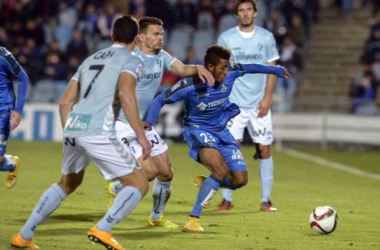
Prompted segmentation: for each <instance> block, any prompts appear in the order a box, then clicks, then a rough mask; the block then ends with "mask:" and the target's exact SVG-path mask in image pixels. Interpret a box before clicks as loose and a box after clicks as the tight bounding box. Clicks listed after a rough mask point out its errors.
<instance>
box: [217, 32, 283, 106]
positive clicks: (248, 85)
mask: <svg viewBox="0 0 380 250" xmlns="http://www.w3.org/2000/svg"><path fill="white" fill-rule="evenodd" d="M218 44H219V45H221V46H224V47H227V48H228V49H230V50H231V54H232V55H231V64H237V63H241V64H251V63H260V64H266V63H268V62H272V61H275V60H277V59H279V58H280V57H279V54H278V51H277V48H276V41H275V39H274V37H273V34H272V33H271V32H269V31H268V30H266V29H264V28H261V27H258V26H257V25H255V29H254V33H253V35H252V37H250V38H244V37H242V35H241V34H240V32H239V30H238V27H234V28H231V29H229V30H227V31H225V32H223V33H222V34H221V35H220V37H219V39H218ZM265 87H266V74H246V75H244V76H242V77H239V78H238V79H236V83H235V84H234V87H233V89H232V93H231V96H230V101H231V102H234V103H236V104H237V105H238V106H239V107H242V108H254V107H256V106H257V105H258V103H259V102H260V101H261V99H262V98H263V97H264V93H265Z"/></svg>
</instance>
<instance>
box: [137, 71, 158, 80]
mask: <svg viewBox="0 0 380 250" xmlns="http://www.w3.org/2000/svg"><path fill="white" fill-rule="evenodd" d="M157 78H161V72H158V73H149V74H142V75H141V77H140V78H139V79H140V80H144V79H147V80H149V79H157Z"/></svg>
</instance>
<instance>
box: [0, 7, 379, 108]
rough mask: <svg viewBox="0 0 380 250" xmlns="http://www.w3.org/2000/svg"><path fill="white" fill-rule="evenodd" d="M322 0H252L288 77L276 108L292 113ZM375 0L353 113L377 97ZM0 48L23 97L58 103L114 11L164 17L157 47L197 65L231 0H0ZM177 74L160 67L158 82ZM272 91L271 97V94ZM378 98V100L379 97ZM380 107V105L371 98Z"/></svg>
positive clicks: (230, 16)
mask: <svg viewBox="0 0 380 250" xmlns="http://www.w3.org/2000/svg"><path fill="white" fill-rule="evenodd" d="M320 1H321V0H256V2H257V8H258V10H259V11H258V15H257V17H256V18H255V24H256V25H259V26H261V27H264V28H266V29H268V30H270V31H271V32H272V33H273V34H274V36H275V39H276V41H277V45H278V49H279V52H280V56H281V59H280V60H279V62H278V64H281V65H283V66H285V67H287V68H288V69H289V70H290V72H291V74H292V77H291V78H289V79H286V80H282V79H281V80H278V82H277V85H276V90H275V91H276V93H277V94H278V93H279V92H281V93H282V94H281V96H282V97H283V98H282V104H281V107H279V106H276V105H274V107H273V109H274V111H276V110H281V111H283V112H288V111H291V109H292V98H293V96H294V95H295V93H296V92H297V88H298V85H299V83H298V80H299V78H300V72H301V71H302V70H303V68H304V64H305V61H306V63H307V60H305V56H304V48H305V44H307V42H308V40H309V38H310V36H311V35H312V34H311V26H312V24H313V23H317V22H319V20H320V15H319V10H320ZM379 2H380V1H377V0H362V1H361V4H363V5H368V4H371V5H373V6H374V8H373V20H374V21H373V26H372V27H371V30H372V31H371V37H370V38H369V39H368V41H367V43H366V45H365V48H364V52H363V56H362V60H361V63H362V65H363V67H362V71H361V72H360V73H359V74H358V76H357V77H356V78H355V79H354V81H353V83H352V87H351V97H352V99H353V100H354V101H355V102H354V104H353V108H352V110H353V111H354V112H356V111H357V110H358V108H360V106H361V105H362V103H364V102H365V101H363V100H367V99H372V100H375V99H376V98H377V96H380V91H378V86H379V84H378V82H379V81H380V13H379V11H378V10H379V5H380V4H379ZM0 3H1V4H0V46H4V47H6V48H7V49H9V50H10V51H11V52H12V53H13V54H14V56H15V57H16V59H17V60H18V61H19V62H20V64H21V65H22V66H23V67H24V69H25V71H26V72H27V74H28V76H29V78H30V84H31V87H30V88H29V91H30V94H29V95H28V101H29V102H53V103H54V102H58V100H59V97H60V95H61V93H62V91H63V90H64V88H65V87H66V84H67V82H68V80H69V79H70V78H71V77H72V76H73V74H74V73H75V71H76V69H77V67H78V66H79V64H80V63H81V62H82V60H83V59H84V58H86V57H87V56H88V55H90V54H91V53H93V52H94V51H96V50H99V49H103V48H105V47H107V46H109V45H110V44H111V40H110V30H111V27H112V23H113V21H114V20H115V18H117V17H118V16H120V15H123V14H131V15H133V16H135V17H136V18H137V19H139V18H140V17H142V16H155V17H158V18H160V19H162V20H163V22H164V28H165V36H164V49H166V50H167V51H168V52H169V53H171V54H172V55H173V56H175V57H177V58H178V59H180V60H181V61H183V62H184V63H191V64H203V62H202V61H203V55H204V53H205V50H206V48H207V47H208V46H209V45H210V44H212V43H216V41H217V38H218V36H219V34H220V33H221V32H223V31H225V30H227V29H229V28H231V27H233V26H236V25H237V19H236V18H235V16H234V4H235V0H0ZM334 5H335V6H332V7H334V8H338V9H339V11H341V13H342V15H346V14H348V15H349V13H350V12H351V11H352V10H353V8H354V1H353V0H340V1H339V0H335V2H334ZM177 80H178V77H177V76H175V75H173V74H171V73H169V72H166V73H165V74H164V77H163V81H162V86H163V87H165V86H170V85H172V84H173V83H175V82H176V81H177ZM275 96H276V95H275ZM379 99H380V98H379ZM378 104H380V102H379V103H378Z"/></svg>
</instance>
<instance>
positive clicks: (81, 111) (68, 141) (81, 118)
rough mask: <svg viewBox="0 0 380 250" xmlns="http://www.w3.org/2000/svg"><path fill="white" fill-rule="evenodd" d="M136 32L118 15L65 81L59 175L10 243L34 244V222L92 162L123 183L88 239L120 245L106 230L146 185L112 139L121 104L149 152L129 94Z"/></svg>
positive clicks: (136, 63) (136, 61)
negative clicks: (105, 38)
mask: <svg viewBox="0 0 380 250" xmlns="http://www.w3.org/2000/svg"><path fill="white" fill-rule="evenodd" d="M137 34H138V23H137V20H136V19H134V18H133V17H131V16H123V17H120V18H118V19H117V20H116V21H115V23H114V26H113V32H112V39H113V45H112V46H111V47H109V48H106V49H104V50H101V51H98V52H96V53H94V54H93V55H91V56H89V57H88V58H87V59H86V60H85V61H84V62H83V63H82V64H81V65H80V67H79V69H78V71H77V73H76V74H75V75H74V76H73V78H72V79H71V80H70V82H69V84H68V86H67V88H66V90H65V92H64V93H63V95H62V97H61V101H60V107H59V111H60V116H61V121H62V126H64V146H63V155H62V168H61V170H62V177H61V179H60V181H59V182H58V183H55V184H53V185H52V186H51V187H50V188H48V189H47V190H46V191H45V192H44V193H43V194H42V195H41V197H40V200H39V201H38V203H37V205H36V206H35V208H34V210H33V211H32V213H31V215H30V217H29V219H28V220H27V222H26V223H25V225H24V227H23V228H22V229H21V230H20V231H19V232H18V233H17V234H15V236H14V237H13V238H12V241H11V245H12V246H14V247H18V248H38V247H37V246H36V245H35V244H34V243H33V240H32V237H33V235H34V231H35V229H36V227H37V226H38V225H39V224H40V223H41V222H42V221H43V220H44V219H45V218H47V217H48V216H49V214H51V213H52V212H53V211H54V210H55V209H56V208H58V206H59V205H60V203H61V201H63V200H64V199H65V198H66V196H67V195H69V194H71V193H72V192H74V190H75V189H76V188H77V187H78V186H79V185H80V184H81V182H82V180H83V176H84V172H85V169H86V167H87V166H88V164H89V163H90V161H93V162H94V163H95V165H96V166H97V167H98V168H99V170H100V172H101V173H102V175H103V176H104V177H105V178H106V179H114V178H116V179H118V180H119V181H120V182H121V183H122V185H123V188H122V189H121V190H120V192H119V193H118V195H117V196H116V198H115V201H114V202H113V205H112V206H111V207H110V208H109V210H108V211H107V213H106V214H105V216H104V217H103V218H102V219H101V220H100V221H99V222H98V223H97V224H96V225H95V226H93V227H92V228H91V229H90V231H89V232H88V238H89V239H90V240H91V241H92V242H95V243H100V244H102V245H104V246H105V247H106V248H107V249H116V250H124V248H123V246H122V245H120V244H119V243H118V242H117V241H116V240H115V239H114V238H113V236H112V234H111V229H112V227H113V226H114V225H115V223H117V222H118V221H120V220H121V219H122V218H124V216H125V215H127V214H129V213H130V212H131V211H132V209H133V208H134V207H136V205H137V204H138V203H139V201H140V200H141V198H142V197H143V196H144V195H145V194H146V192H147V191H148V189H149V184H148V181H147V179H146V175H145V173H144V171H143V170H142V169H141V167H140V166H139V164H138V163H137V162H136V160H135V159H134V158H133V156H132V154H131V153H130V151H129V149H128V147H126V146H125V145H124V144H122V143H120V141H119V140H117V138H116V132H115V128H114V123H115V118H116V117H117V116H118V114H119V112H120V109H121V108H122V111H123V112H124V114H125V116H126V117H127V119H128V121H129V124H130V125H131V127H132V128H133V129H134V130H135V133H136V135H137V137H138V142H139V144H140V145H141V147H142V154H143V158H147V157H148V156H149V155H150V151H151V146H150V143H149V141H148V140H147V138H146V137H145V134H144V131H143V128H142V125H141V120H140V119H139V115H138V108H137V102H136V96H135V85H136V82H137V78H138V77H139V76H140V74H141V72H142V69H143V61H142V60H141V58H140V57H139V56H137V55H136V54H134V53H133V52H131V50H132V49H133V48H134V46H135V44H136V40H137V39H136V38H137ZM74 105H75V106H74Z"/></svg>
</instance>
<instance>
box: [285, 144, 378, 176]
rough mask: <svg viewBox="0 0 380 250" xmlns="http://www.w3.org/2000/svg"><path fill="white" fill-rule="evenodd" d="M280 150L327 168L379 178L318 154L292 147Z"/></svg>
mask: <svg viewBox="0 0 380 250" xmlns="http://www.w3.org/2000/svg"><path fill="white" fill-rule="evenodd" d="M282 151H283V152H285V153H286V154H288V155H290V156H294V157H297V158H301V159H304V160H308V161H312V162H315V163H317V164H320V165H323V166H326V167H329V168H333V169H337V170H341V171H345V172H348V173H351V174H355V175H359V176H363V177H368V178H372V179H376V180H380V175H379V174H372V173H368V172H365V171H363V170H360V169H357V168H354V167H351V166H348V165H345V164H341V163H337V162H333V161H328V160H325V159H323V158H320V157H318V156H314V155H310V154H306V153H302V152H300V151H297V150H294V149H282Z"/></svg>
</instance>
